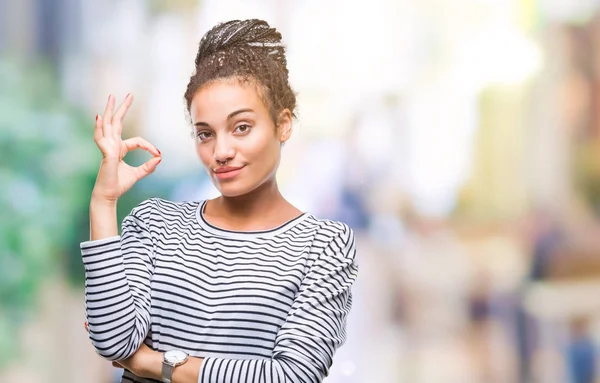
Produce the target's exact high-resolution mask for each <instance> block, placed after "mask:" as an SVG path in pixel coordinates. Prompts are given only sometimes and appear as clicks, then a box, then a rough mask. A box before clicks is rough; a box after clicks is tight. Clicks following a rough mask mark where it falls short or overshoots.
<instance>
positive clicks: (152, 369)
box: [139, 351, 163, 380]
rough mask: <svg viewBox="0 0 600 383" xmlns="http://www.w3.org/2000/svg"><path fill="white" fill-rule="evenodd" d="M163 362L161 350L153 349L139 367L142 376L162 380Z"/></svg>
mask: <svg viewBox="0 0 600 383" xmlns="http://www.w3.org/2000/svg"><path fill="white" fill-rule="evenodd" d="M162 363H163V353H162V352H159V351H152V352H151V353H148V354H147V355H146V356H145V358H144V359H143V360H142V361H141V365H140V367H139V370H140V373H141V375H140V376H143V377H146V378H150V379H156V380H161V372H162Z"/></svg>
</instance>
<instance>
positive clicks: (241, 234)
mask: <svg viewBox="0 0 600 383" xmlns="http://www.w3.org/2000/svg"><path fill="white" fill-rule="evenodd" d="M207 202H208V201H207V200H204V201H202V202H200V203H199V204H198V208H197V209H196V219H197V221H198V224H199V225H200V227H201V228H202V229H204V230H206V231H207V232H209V233H211V234H215V235H219V236H224V237H231V238H240V239H241V238H252V237H273V236H276V235H278V234H280V233H283V232H285V231H287V230H289V229H291V228H292V227H294V226H296V225H298V224H299V223H301V222H302V221H304V220H305V219H306V218H307V217H308V216H309V215H310V214H309V213H306V212H304V213H302V214H300V215H298V216H296V217H294V218H292V219H290V220H289V221H287V222H284V223H283V224H281V225H279V226H276V227H274V228H271V229H266V230H252V231H238V230H228V229H224V228H221V227H218V226H215V225H213V224H211V223H209V222H208V221H207V220H206V218H205V217H204V210H205V209H206V203H207Z"/></svg>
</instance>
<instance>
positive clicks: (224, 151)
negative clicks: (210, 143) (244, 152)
mask: <svg viewBox="0 0 600 383" xmlns="http://www.w3.org/2000/svg"><path fill="white" fill-rule="evenodd" d="M233 157H235V148H234V147H233V145H232V143H231V142H230V141H229V140H228V137H226V136H221V137H219V136H217V137H216V143H215V149H214V158H215V161H217V162H218V163H219V164H225V163H227V162H230V161H231V160H232V159H233Z"/></svg>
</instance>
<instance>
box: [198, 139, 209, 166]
mask: <svg viewBox="0 0 600 383" xmlns="http://www.w3.org/2000/svg"><path fill="white" fill-rule="evenodd" d="M211 153H212V152H211V149H210V148H209V147H208V145H200V144H196V154H197V155H198V158H200V161H202V163H203V164H204V166H207V167H208V166H210V164H211V159H212V154H211Z"/></svg>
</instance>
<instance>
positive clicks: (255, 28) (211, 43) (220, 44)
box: [195, 19, 286, 67]
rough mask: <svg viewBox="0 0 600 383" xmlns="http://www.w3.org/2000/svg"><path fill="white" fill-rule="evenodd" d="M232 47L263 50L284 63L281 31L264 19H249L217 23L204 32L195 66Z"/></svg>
mask: <svg viewBox="0 0 600 383" xmlns="http://www.w3.org/2000/svg"><path fill="white" fill-rule="evenodd" d="M234 48H241V49H254V50H259V51H264V52H265V53H266V54H268V55H269V56H271V57H272V58H273V59H274V60H276V61H279V62H280V63H282V64H284V66H285V64H286V62H285V46H284V45H283V43H282V41H281V33H279V32H278V31H277V30H276V29H275V28H272V27H271V26H270V25H269V24H268V23H267V22H266V21H264V20H259V19H249V20H231V21H227V22H223V23H219V24H217V25H215V26H214V27H213V28H211V29H210V30H209V31H208V32H206V34H205V35H204V37H202V40H200V46H199V47H198V54H197V55H196V60H195V63H196V67H198V66H199V65H200V63H201V62H202V61H203V60H204V59H206V58H208V57H210V56H213V55H214V54H215V53H217V52H219V51H226V50H230V49H234Z"/></svg>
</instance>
